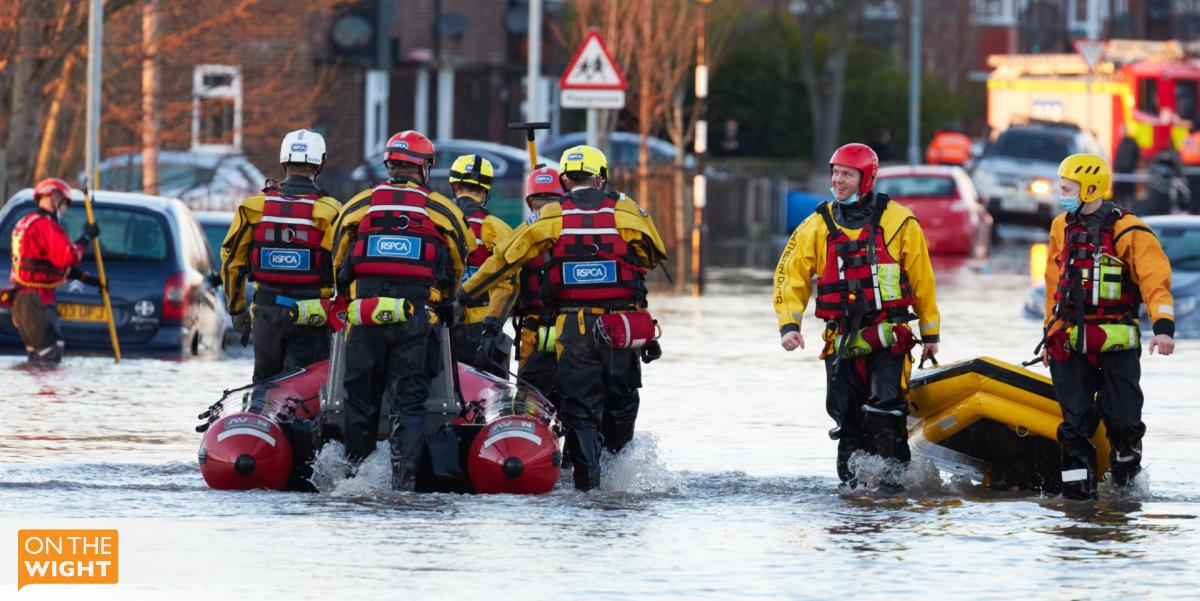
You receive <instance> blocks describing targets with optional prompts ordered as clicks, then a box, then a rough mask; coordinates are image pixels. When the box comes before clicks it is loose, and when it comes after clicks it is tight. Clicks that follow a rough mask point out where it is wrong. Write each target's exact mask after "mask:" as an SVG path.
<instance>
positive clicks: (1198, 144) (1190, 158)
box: [1179, 129, 1200, 215]
mask: <svg viewBox="0 0 1200 601" xmlns="http://www.w3.org/2000/svg"><path fill="white" fill-rule="evenodd" d="M1179 160H1180V162H1182V163H1183V171H1184V175H1185V176H1186V177H1187V182H1188V192H1189V193H1190V194H1189V196H1190V197H1191V198H1190V202H1189V203H1188V207H1187V210H1188V212H1189V213H1191V214H1192V215H1200V129H1198V130H1194V131H1192V133H1190V134H1188V136H1187V137H1186V138H1184V139H1183V145H1182V146H1181V147H1180V149H1179Z"/></svg>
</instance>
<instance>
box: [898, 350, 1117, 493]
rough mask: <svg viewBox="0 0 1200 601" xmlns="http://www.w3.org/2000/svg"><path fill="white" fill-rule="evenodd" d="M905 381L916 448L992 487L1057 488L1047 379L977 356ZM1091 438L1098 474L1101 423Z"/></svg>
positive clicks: (1055, 413) (1102, 466)
mask: <svg viewBox="0 0 1200 601" xmlns="http://www.w3.org/2000/svg"><path fill="white" fill-rule="evenodd" d="M909 387H910V390H909V395H908V398H909V400H908V405H909V412H910V416H911V417H910V419H909V427H908V439H909V445H910V446H911V447H912V450H913V453H914V454H922V455H925V456H927V457H930V458H931V459H933V461H934V463H935V464H936V465H937V466H938V467H939V468H940V469H942V470H943V471H947V472H950V473H953V474H958V475H961V476H967V477H970V478H971V479H973V480H977V481H980V482H983V483H984V484H986V485H989V486H992V487H995V488H1012V487H1017V488H1025V489H1031V490H1037V491H1045V492H1048V493H1055V492H1058V491H1059V490H1060V489H1061V487H1062V467H1061V459H1060V454H1059V446H1058V439H1057V431H1058V425H1059V424H1060V423H1061V422H1062V411H1061V409H1060V408H1059V406H1058V401H1056V400H1055V398H1054V388H1053V386H1051V383H1050V378H1047V377H1046V376H1043V375H1041V374H1037V373H1034V372H1031V371H1029V370H1026V369H1023V368H1021V367H1018V366H1016V365H1012V364H1009V363H1005V362H1003V361H997V360H996V359H992V358H989V357H981V358H978V359H972V360H970V361H963V362H960V363H954V364H949V365H945V366H943V367H938V368H935V369H930V370H923V371H920V372H916V373H914V375H913V377H912V381H911V383H910V385H909ZM1092 444H1094V445H1095V446H1096V459H1097V468H1098V470H1097V473H1099V474H1103V473H1105V472H1106V471H1108V462H1109V444H1108V438H1107V437H1106V436H1105V432H1104V425H1103V424H1101V425H1100V427H1099V428H1098V429H1097V430H1096V434H1095V435H1094V436H1092Z"/></svg>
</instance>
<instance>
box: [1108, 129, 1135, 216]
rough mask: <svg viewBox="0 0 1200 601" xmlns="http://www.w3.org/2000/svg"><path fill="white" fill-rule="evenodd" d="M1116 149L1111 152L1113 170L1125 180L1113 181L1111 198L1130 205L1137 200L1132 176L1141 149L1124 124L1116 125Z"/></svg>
mask: <svg viewBox="0 0 1200 601" xmlns="http://www.w3.org/2000/svg"><path fill="white" fill-rule="evenodd" d="M1116 138H1117V140H1119V142H1117V151H1116V152H1115V153H1114V154H1113V164H1112V167H1113V171H1115V172H1116V173H1118V174H1121V175H1123V176H1126V177H1124V178H1122V179H1124V180H1125V181H1121V182H1114V183H1113V200H1115V201H1116V202H1117V203H1118V204H1120V205H1121V206H1124V207H1131V206H1133V204H1134V203H1135V202H1137V183H1135V182H1133V181H1132V176H1133V174H1134V172H1135V171H1137V168H1138V162H1139V161H1140V159H1141V156H1142V149H1141V148H1138V143H1137V140H1135V139H1134V138H1133V136H1131V135H1129V130H1128V129H1127V128H1126V127H1125V125H1124V124H1121V125H1118V126H1117V135H1116Z"/></svg>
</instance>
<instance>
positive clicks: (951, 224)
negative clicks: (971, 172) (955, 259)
mask: <svg viewBox="0 0 1200 601" xmlns="http://www.w3.org/2000/svg"><path fill="white" fill-rule="evenodd" d="M875 189H876V190H878V191H879V192H881V193H884V194H887V195H888V196H889V197H891V199H892V200H894V201H896V202H898V203H900V204H902V205H904V206H906V207H908V208H909V209H911V210H912V212H913V214H915V215H916V216H917V220H918V221H920V222H921V229H922V230H923V231H924V232H925V238H926V240H928V242H929V252H930V254H934V255H953V256H965V257H975V258H985V257H987V254H988V250H989V248H990V247H991V238H992V216H991V215H990V214H988V211H987V209H986V208H984V206H983V203H981V202H980V201H979V195H978V194H976V192H975V185H974V184H972V183H971V178H970V177H968V176H967V172H966V171H963V169H962V168H961V167H954V166H944V165H917V166H904V167H884V168H882V169H880V170H879V175H878V177H877V179H876V183H875Z"/></svg>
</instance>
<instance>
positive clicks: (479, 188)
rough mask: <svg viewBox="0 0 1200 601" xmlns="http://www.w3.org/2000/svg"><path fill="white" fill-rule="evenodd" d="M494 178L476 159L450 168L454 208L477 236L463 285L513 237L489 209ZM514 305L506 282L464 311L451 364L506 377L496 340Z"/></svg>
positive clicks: (504, 357)
mask: <svg viewBox="0 0 1200 601" xmlns="http://www.w3.org/2000/svg"><path fill="white" fill-rule="evenodd" d="M493 174H494V171H493V169H492V164H491V163H490V162H488V160H487V159H485V158H483V157H482V156H479V155H477V154H468V155H464V156H460V157H458V159H457V160H455V161H454V164H453V165H451V166H450V188H451V189H452V190H453V191H454V203H455V204H456V205H458V208H459V210H461V211H462V213H463V215H464V216H465V217H466V218H467V226H468V227H470V228H471V234H473V235H474V237H475V250H473V251H471V253H470V254H468V255H467V260H466V270H465V271H464V272H463V276H462V277H463V281H464V282H465V281H466V280H467V278H469V277H471V276H472V275H474V274H475V271H476V270H478V269H479V267H480V266H481V265H483V262H484V261H486V260H487V258H488V257H490V256H492V251H493V250H495V248H496V246H497V245H498V244H500V243H501V242H502V241H504V240H505V239H507V238H508V237H509V236H510V235H512V228H511V227H509V226H508V224H507V223H504V222H503V221H502V220H501V219H500V218H499V217H496V216H495V215H492V214H491V213H490V212H488V210H487V201H488V196H489V195H490V194H491V190H492V176H493ZM506 283H507V285H506ZM514 300H515V298H514V295H513V285H512V281H511V280H509V281H507V282H501V283H500V284H498V285H497V286H496V287H495V288H492V289H491V290H490V291H489V292H488V293H487V294H485V295H483V296H482V297H480V298H479V299H477V300H475V301H472V302H471V303H470V304H469V305H467V306H466V308H465V309H466V311H465V317H464V319H463V321H462V323H456V324H454V327H452V328H450V346H451V347H452V348H451V351H452V354H453V355H454V357H455V360H457V361H461V362H463V363H468V364H471V365H473V366H475V367H476V368H478V369H481V370H484V371H488V372H491V373H493V374H496V375H497V376H499V377H501V378H505V379H507V378H508V361H509V358H508V352H507V351H505V350H501V349H500V348H498V346H497V344H496V341H497V339H498V338H501V337H503V335H502V334H501V329H502V328H503V326H504V319H505V318H506V317H507V316H508V314H509V312H510V311H511V310H512V305H513V302H514ZM505 338H506V337H505ZM500 346H508V345H505V344H502V345H500Z"/></svg>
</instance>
